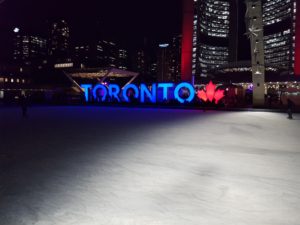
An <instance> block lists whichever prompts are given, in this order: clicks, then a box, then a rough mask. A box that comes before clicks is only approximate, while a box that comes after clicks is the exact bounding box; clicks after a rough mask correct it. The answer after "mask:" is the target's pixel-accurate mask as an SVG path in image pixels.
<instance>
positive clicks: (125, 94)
mask: <svg viewBox="0 0 300 225" xmlns="http://www.w3.org/2000/svg"><path fill="white" fill-rule="evenodd" d="M129 89H133V90H134V97H135V98H139V89H138V87H137V86H136V85H135V84H128V85H127V86H126V87H125V88H124V89H123V92H122V96H123V98H124V100H125V101H126V102H129V99H128V96H127V91H128V90H129Z"/></svg>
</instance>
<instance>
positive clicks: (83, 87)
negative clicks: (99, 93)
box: [81, 84, 92, 102]
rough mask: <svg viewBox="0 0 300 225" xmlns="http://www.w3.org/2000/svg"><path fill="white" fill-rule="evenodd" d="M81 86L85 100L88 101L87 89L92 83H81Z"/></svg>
mask: <svg viewBox="0 0 300 225" xmlns="http://www.w3.org/2000/svg"><path fill="white" fill-rule="evenodd" d="M81 88H82V89H83V91H84V96H85V101H86V102H88V101H89V89H90V88H92V85H91V84H82V85H81Z"/></svg>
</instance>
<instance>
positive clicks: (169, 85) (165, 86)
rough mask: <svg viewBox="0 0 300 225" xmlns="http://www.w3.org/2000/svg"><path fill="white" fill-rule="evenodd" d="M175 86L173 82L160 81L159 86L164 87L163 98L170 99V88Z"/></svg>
mask: <svg viewBox="0 0 300 225" xmlns="http://www.w3.org/2000/svg"><path fill="white" fill-rule="evenodd" d="M172 87H174V84H173V83H160V84H158V88H163V100H168V88H172Z"/></svg>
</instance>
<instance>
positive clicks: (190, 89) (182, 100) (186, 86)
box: [174, 82, 195, 103]
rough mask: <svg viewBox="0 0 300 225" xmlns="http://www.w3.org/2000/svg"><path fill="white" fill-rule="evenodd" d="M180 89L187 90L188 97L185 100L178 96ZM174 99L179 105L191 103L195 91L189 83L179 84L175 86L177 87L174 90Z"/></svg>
mask: <svg viewBox="0 0 300 225" xmlns="http://www.w3.org/2000/svg"><path fill="white" fill-rule="evenodd" d="M182 88H187V89H188V90H189V94H190V95H189V97H188V98H187V99H183V98H181V97H180V96H179V92H180V90H181V89H182ZM174 97H175V99H176V100H177V101H179V102H180V103H184V102H191V101H193V99H194V97H195V89H194V87H193V85H191V84H190V83H186V82H183V83H180V84H178V85H177V87H176V88H175V90H174Z"/></svg>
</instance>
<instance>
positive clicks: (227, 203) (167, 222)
mask: <svg viewBox="0 0 300 225" xmlns="http://www.w3.org/2000/svg"><path fill="white" fill-rule="evenodd" d="M286 117H287V115H285V114H280V113H267V112H202V111H189V110H186V111H184V110H169V109H128V108H100V107H37V108H31V109H30V110H29V117H28V118H26V119H23V118H21V112H20V110H19V109H17V108H0V224H1V225H202V224H203V225H221V224H226V225H229V224H230V225H234V224H237V225H248V224H249V225H250V224H251V225H253V224H263V225H268V224H270V225H291V224H293V225H297V224H300V214H299V212H300V154H299V153H300V147H299V143H300V139H299V138H300V126H299V125H300V115H295V118H296V119H295V120H288V119H287V118H286Z"/></svg>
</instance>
